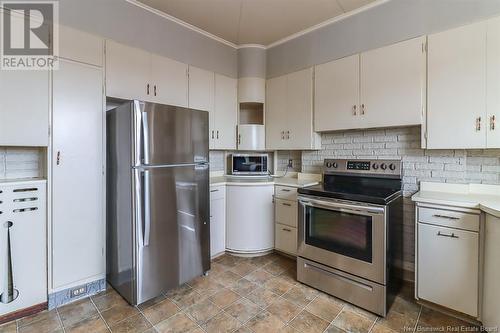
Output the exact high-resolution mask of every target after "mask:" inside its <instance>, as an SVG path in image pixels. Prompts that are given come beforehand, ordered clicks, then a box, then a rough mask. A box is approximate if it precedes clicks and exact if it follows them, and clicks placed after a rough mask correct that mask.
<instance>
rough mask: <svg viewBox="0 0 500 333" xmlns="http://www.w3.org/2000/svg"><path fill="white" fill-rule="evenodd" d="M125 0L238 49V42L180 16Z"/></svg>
mask: <svg viewBox="0 0 500 333" xmlns="http://www.w3.org/2000/svg"><path fill="white" fill-rule="evenodd" d="M125 1H127V2H128V3H130V4H132V5H135V6H137V7H140V8H142V9H145V10H147V11H149V12H151V13H153V14H156V15H158V16H161V17H163V18H165V19H167V20H170V21H172V22H174V23H177V24H179V25H182V26H183V27H185V28H188V29H191V30H193V31H195V32H197V33H200V34H202V35H204V36H206V37H208V38H211V39H213V40H216V41H218V42H219V43H222V44H225V45H227V46H230V47H232V48H235V49H238V45H236V44H234V43H232V42H230V41H227V40H225V39H223V38H220V37H218V36H216V35H214V34H211V33H210V32H208V31H205V30H203V29H200V28H198V27H197V26H194V25H192V24H189V23H187V22H185V21H183V20H180V19H178V18H176V17H174V16H172V15H168V14H167V13H165V12H162V11H161V10H158V9H154V8H152V7H149V6H148V5H145V4H143V3H142V2H139V1H137V0H125Z"/></svg>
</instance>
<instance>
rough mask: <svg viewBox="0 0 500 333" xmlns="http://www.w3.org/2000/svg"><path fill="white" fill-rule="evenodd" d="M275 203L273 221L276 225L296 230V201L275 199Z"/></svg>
mask: <svg viewBox="0 0 500 333" xmlns="http://www.w3.org/2000/svg"><path fill="white" fill-rule="evenodd" d="M275 202H276V206H275V210H274V220H275V221H276V223H281V224H286V225H289V226H291V227H294V228H297V201H288V200H283V199H276V200H275Z"/></svg>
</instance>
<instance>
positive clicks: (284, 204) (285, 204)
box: [282, 202, 292, 207]
mask: <svg viewBox="0 0 500 333" xmlns="http://www.w3.org/2000/svg"><path fill="white" fill-rule="evenodd" d="M282 205H283V206H288V207H292V205H291V204H289V203H286V202H283V203H282Z"/></svg>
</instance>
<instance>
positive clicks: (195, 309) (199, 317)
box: [184, 298, 221, 325]
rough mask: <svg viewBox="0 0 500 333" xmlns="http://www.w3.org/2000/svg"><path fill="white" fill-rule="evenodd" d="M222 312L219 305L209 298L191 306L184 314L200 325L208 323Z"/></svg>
mask: <svg viewBox="0 0 500 333" xmlns="http://www.w3.org/2000/svg"><path fill="white" fill-rule="evenodd" d="M220 311H221V310H220V309H219V307H218V306H217V305H215V304H214V303H212V302H211V301H210V300H209V299H208V298H205V299H204V300H202V301H200V302H198V303H196V304H194V305H192V306H190V307H189V308H187V309H185V310H184V312H185V313H187V314H188V315H190V316H191V318H193V319H194V320H195V321H196V322H197V323H198V324H199V325H201V324H203V323H205V322H207V321H208V320H209V319H211V318H212V317H214V316H215V315H217V314H218V313H219V312H220Z"/></svg>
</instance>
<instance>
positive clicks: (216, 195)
mask: <svg viewBox="0 0 500 333" xmlns="http://www.w3.org/2000/svg"><path fill="white" fill-rule="evenodd" d="M225 197H226V187H225V186H223V185H221V186H210V200H217V199H224V198H225Z"/></svg>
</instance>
